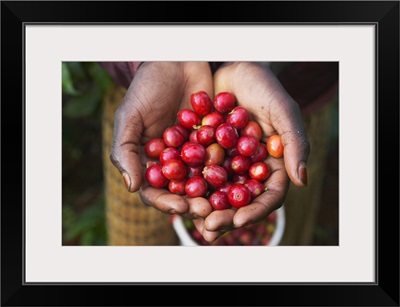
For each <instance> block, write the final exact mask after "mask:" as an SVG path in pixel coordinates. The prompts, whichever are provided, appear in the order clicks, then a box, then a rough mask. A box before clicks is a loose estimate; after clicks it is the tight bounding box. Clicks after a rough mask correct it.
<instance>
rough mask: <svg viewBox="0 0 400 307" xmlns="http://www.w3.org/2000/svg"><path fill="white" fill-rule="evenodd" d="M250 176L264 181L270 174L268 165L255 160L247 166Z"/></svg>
mask: <svg viewBox="0 0 400 307" xmlns="http://www.w3.org/2000/svg"><path fill="white" fill-rule="evenodd" d="M249 175H250V177H251V178H253V179H256V180H258V181H265V180H267V179H268V177H269V175H270V171H269V167H268V165H267V163H265V162H256V163H254V164H253V165H252V166H250V168H249Z"/></svg>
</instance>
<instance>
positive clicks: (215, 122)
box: [201, 111, 225, 129]
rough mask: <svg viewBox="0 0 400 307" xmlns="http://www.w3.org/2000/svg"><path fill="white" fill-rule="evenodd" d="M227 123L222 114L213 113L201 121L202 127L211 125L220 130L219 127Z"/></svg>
mask: <svg viewBox="0 0 400 307" xmlns="http://www.w3.org/2000/svg"><path fill="white" fill-rule="evenodd" d="M224 122H225V118H224V115H223V114H222V113H220V112H217V111H215V112H211V113H209V114H207V115H204V117H203V118H202V119H201V125H202V126H205V125H209V126H212V127H214V128H215V129H217V128H218V126H219V125H222V124H223V123H224Z"/></svg>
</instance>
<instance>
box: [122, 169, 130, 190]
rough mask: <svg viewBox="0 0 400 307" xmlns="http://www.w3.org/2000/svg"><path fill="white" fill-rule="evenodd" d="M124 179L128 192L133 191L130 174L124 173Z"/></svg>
mask: <svg viewBox="0 0 400 307" xmlns="http://www.w3.org/2000/svg"><path fill="white" fill-rule="evenodd" d="M122 178H124V182H125V186H126V189H127V190H128V191H130V190H131V178H130V177H129V175H128V173H122Z"/></svg>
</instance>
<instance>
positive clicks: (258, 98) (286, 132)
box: [194, 62, 310, 242]
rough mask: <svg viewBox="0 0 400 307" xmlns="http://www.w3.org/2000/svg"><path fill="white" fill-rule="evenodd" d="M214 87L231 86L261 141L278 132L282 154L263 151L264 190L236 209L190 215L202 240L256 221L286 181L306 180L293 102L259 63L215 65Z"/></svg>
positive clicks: (278, 199)
mask: <svg viewBox="0 0 400 307" xmlns="http://www.w3.org/2000/svg"><path fill="white" fill-rule="evenodd" d="M214 92H215V94H218V93H220V92H231V93H233V94H234V95H235V96H236V99H237V104H238V105H241V106H243V107H245V108H246V109H247V110H248V111H249V113H250V115H251V117H252V118H253V119H254V120H255V121H257V122H258V123H259V124H260V126H261V128H262V130H263V134H264V136H263V139H262V140H261V142H263V143H264V144H265V143H266V140H267V139H268V137H270V136H271V135H273V134H279V135H280V136H281V139H282V142H283V145H284V156H283V158H279V159H277V158H273V157H271V156H268V157H267V159H266V161H265V162H266V163H267V164H268V166H269V167H270V171H271V175H270V177H269V178H268V179H267V181H266V182H265V183H264V186H265V187H266V190H265V192H264V193H263V194H261V195H260V196H258V197H257V198H255V199H254V200H253V201H252V203H251V204H249V205H247V206H245V207H242V208H239V209H226V210H216V211H213V212H212V213H211V214H210V215H208V216H207V217H206V219H197V220H195V221H194V222H195V225H196V228H197V229H198V230H199V231H200V233H201V234H202V235H203V237H204V238H205V239H206V240H207V241H208V242H213V241H215V240H216V239H217V238H218V237H220V236H221V235H222V234H223V233H225V232H226V231H228V230H231V229H234V228H238V227H243V226H246V225H249V224H253V223H257V222H259V221H261V220H263V219H264V218H266V217H267V216H268V215H269V214H270V213H271V212H272V211H274V210H276V209H278V208H279V207H281V206H282V204H283V203H284V200H285V197H286V194H287V191H288V188H289V184H290V182H292V183H293V184H295V185H296V186H299V187H302V186H306V185H307V171H306V164H307V159H308V155H309V152H310V144H309V142H308V138H307V135H306V132H305V130H304V127H303V124H302V117H301V113H300V110H299V106H298V104H297V103H296V102H295V101H294V100H293V99H292V98H291V97H290V96H289V94H288V93H287V92H286V91H285V89H284V88H283V86H282V85H281V84H280V82H279V80H278V79H277V78H276V76H275V75H274V74H273V73H272V72H271V70H270V69H269V66H268V65H267V64H265V63H251V62H236V63H229V64H228V63H227V64H224V65H223V66H221V67H220V68H219V69H218V70H217V71H216V73H215V75H214Z"/></svg>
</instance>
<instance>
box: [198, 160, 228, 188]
mask: <svg viewBox="0 0 400 307" xmlns="http://www.w3.org/2000/svg"><path fill="white" fill-rule="evenodd" d="M203 177H204V179H205V180H206V181H207V183H208V184H210V185H211V186H213V187H216V188H218V187H220V186H222V185H224V184H225V183H226V182H227V181H228V174H227V173H226V171H225V169H224V168H223V167H222V166H219V165H208V166H205V167H204V169H203Z"/></svg>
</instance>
